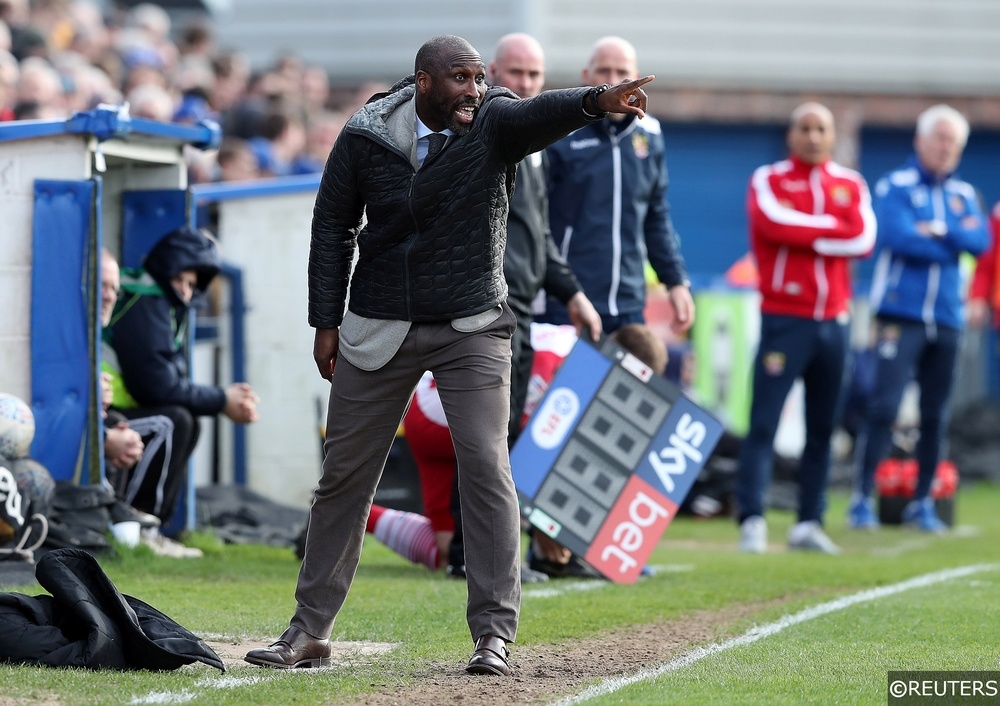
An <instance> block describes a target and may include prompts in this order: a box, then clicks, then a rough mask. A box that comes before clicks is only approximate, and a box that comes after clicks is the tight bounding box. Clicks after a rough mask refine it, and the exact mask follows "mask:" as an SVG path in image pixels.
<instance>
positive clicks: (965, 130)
mask: <svg viewBox="0 0 1000 706" xmlns="http://www.w3.org/2000/svg"><path fill="white" fill-rule="evenodd" d="M968 137H969V123H968V121H967V120H966V119H965V117H964V116H963V115H962V114H961V113H959V112H958V111H956V110H955V109H954V108H951V107H950V106H947V105H935V106H933V107H932V108H928V109H927V110H925V111H924V112H923V113H921V115H920V117H919V118H918V119H917V131H916V137H915V138H914V147H915V150H916V155H915V156H914V157H912V158H911V159H910V161H909V162H908V163H907V164H905V165H904V166H902V167H900V168H899V169H896V170H895V171H892V172H889V174H887V175H885V176H884V177H882V179H880V180H879V182H878V184H877V185H876V187H875V199H874V208H875V216H876V219H877V220H878V237H877V242H876V246H875V247H876V249H875V253H876V255H875V257H876V265H875V275H874V277H873V280H872V292H871V305H872V310H873V311H874V312H875V314H876V324H877V332H876V343H875V352H876V356H877V370H876V374H875V389H874V391H873V393H872V397H871V400H870V402H869V407H868V411H867V415H866V416H867V420H866V424H865V425H864V426H863V428H862V430H861V432H860V434H859V449H858V453H857V455H856V459H857V462H858V464H859V467H858V468H857V474H856V475H857V488H856V492H855V495H854V497H853V499H852V502H851V506H850V509H849V512H848V518H847V523H848V525H849V526H851V527H855V528H859V529H875V528H877V527H878V524H879V521H878V518H877V517H876V515H875V512H874V510H873V508H872V502H871V498H870V496H871V493H872V490H873V486H874V478H875V468H876V466H877V465H878V463H879V462H880V461H881V460H882V459H883V458H884V457H885V455H886V452H887V451H888V449H889V443H890V440H891V433H892V425H893V423H894V422H895V421H896V415H897V413H898V410H899V403H900V400H901V399H902V396H903V391H904V389H905V387H906V385H907V383H908V382H909V381H910V380H911V379H914V378H915V379H916V381H917V384H918V385H919V386H920V440H919V441H918V443H917V451H916V454H917V463H918V466H919V475H918V480H917V488H916V492H915V494H914V498H913V501H912V502H910V503H909V504H908V505H907V506H906V507H905V508H904V510H903V522H904V523H906V524H909V525H913V526H915V527H916V528H917V529H920V530H922V531H924V532H936V533H940V532H943V531H944V530H945V524H944V523H943V522H942V521H941V520H940V519H939V518H938V516H937V513H936V512H935V509H934V502H933V499H932V498H931V484H932V482H933V480H934V473H935V471H936V469H937V464H938V461H939V458H940V448H941V436H942V433H943V430H944V429H945V421H946V419H947V416H948V400H949V397H950V396H951V389H952V382H953V380H954V376H955V362H956V359H957V356H958V348H959V343H960V341H961V335H962V327H963V323H964V314H963V304H964V302H963V294H962V291H963V286H962V281H961V275H960V272H959V258H960V257H961V255H962V254H963V253H966V252H968V253H972V254H973V255H978V254H979V253H981V252H983V251H984V250H985V249H986V247H987V245H988V244H989V235H988V233H987V230H986V218H985V217H984V215H983V211H982V209H981V207H980V204H979V201H978V198H977V195H976V191H975V189H974V188H973V187H972V186H971V185H970V184H968V183H966V182H964V181H962V180H961V179H959V178H958V177H956V176H955V168H956V167H957V166H958V162H959V160H960V159H961V157H962V151H963V150H964V149H965V143H966V141H967V139H968Z"/></svg>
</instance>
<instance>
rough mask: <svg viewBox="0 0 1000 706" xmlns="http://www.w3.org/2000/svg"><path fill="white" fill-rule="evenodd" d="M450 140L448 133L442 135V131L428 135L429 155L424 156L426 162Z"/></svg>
mask: <svg viewBox="0 0 1000 706" xmlns="http://www.w3.org/2000/svg"><path fill="white" fill-rule="evenodd" d="M447 141H448V136H447V135H442V134H441V133H440V132H432V133H430V134H429V135H427V156H426V157H424V161H425V162H426V161H427V160H429V159H430V158H431V157H433V156H434V155H436V154H437V153H438V152H440V151H441V148H442V147H444V143H445V142H447Z"/></svg>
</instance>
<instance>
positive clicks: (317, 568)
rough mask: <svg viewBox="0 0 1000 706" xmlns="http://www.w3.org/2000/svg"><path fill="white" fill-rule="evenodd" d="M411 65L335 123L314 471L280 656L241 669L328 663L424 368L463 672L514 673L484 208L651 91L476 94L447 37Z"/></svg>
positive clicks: (464, 57) (499, 332)
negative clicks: (429, 378)
mask: <svg viewBox="0 0 1000 706" xmlns="http://www.w3.org/2000/svg"><path fill="white" fill-rule="evenodd" d="M414 63H415V67H414V68H415V70H414V75H412V76H409V77H407V78H406V79H403V80H402V81H400V82H399V83H397V84H396V85H395V86H394V87H393V88H392V89H390V91H389V92H388V93H387V94H384V95H381V96H379V97H376V98H375V99H374V100H373V101H371V102H369V103H368V104H367V105H366V107H365V108H363V109H362V110H360V111H359V112H358V113H355V114H354V115H353V116H352V117H351V119H350V120H349V121H348V125H347V127H346V128H345V129H344V131H343V132H342V133H341V136H340V138H338V140H337V143H336V145H335V146H334V149H333V152H332V153H331V155H330V159H329V160H328V162H327V168H326V170H325V171H324V174H323V178H322V180H321V183H320V187H319V192H318V194H317V198H316V208H315V209H314V218H313V230H312V241H311V250H310V263H309V280H310V281H309V323H310V325H312V326H313V327H315V328H316V337H315V342H314V346H313V357H314V359H315V361H316V364H317V366H318V368H319V372H320V374H321V375H322V376H323V377H324V378H326V379H330V380H331V382H332V387H331V393H330V404H329V408H330V413H329V414H328V415H327V433H326V445H325V449H326V457H325V460H324V464H323V465H324V468H323V476H322V478H321V479H320V483H319V486H318V488H317V489H316V492H315V497H314V500H313V503H312V507H311V509H310V513H309V530H308V532H307V535H306V542H305V556H304V559H303V561H302V566H301V568H300V571H299V579H298V584H297V589H296V601H297V608H296V610H295V614H294V616H293V617H292V619H291V622H290V626H289V628H288V629H287V630H286V631H285V632H284V633H283V634H282V635H281V637H280V638H279V639H278V640H277V642H275V643H273V644H272V645H271V646H270V647H267V648H264V649H258V650H251V651H250V652H249V653H248V654H247V655H246V658H245V659H246V660H247V661H248V662H250V663H252V664H259V665H261V666H270V667H278V668H295V667H311V666H322V665H328V664H330V655H331V651H332V646H331V644H330V642H329V636H330V632H331V630H332V629H333V623H334V620H335V619H336V616H337V614H338V612H339V611H340V609H341V607H342V606H343V603H344V600H345V599H346V597H347V592H348V591H349V589H350V586H351V583H352V580H353V576H354V573H355V570H356V568H357V565H358V561H359V559H360V555H361V546H362V543H363V539H364V530H365V521H366V519H367V517H368V515H369V510H370V508H371V503H372V498H373V496H374V493H375V487H376V484H377V482H378V477H379V475H380V473H381V470H382V467H383V465H384V463H385V458H386V454H387V451H388V449H389V446H390V444H391V443H392V440H393V438H394V436H395V433H396V429H397V427H398V425H399V422H400V420H401V419H402V417H403V413H404V412H405V410H406V407H407V405H408V404H409V400H410V395H411V393H412V392H413V388H414V386H415V385H416V383H417V381H418V380H419V379H420V377H421V375H422V374H423V372H424V371H425V370H431V371H432V372H433V373H434V376H435V379H436V380H437V382H438V386H439V391H440V393H441V399H442V403H443V406H444V408H445V410H447V411H448V412H449V422H450V424H451V432H452V437H453V439H454V442H455V452H456V456H457V458H458V464H459V469H460V474H461V482H460V485H461V502H462V504H463V505H464V511H463V513H462V519H463V523H464V525H465V530H466V532H465V538H466V543H467V546H468V551H467V552H466V567H467V573H468V590H469V601H468V608H467V619H468V623H469V629H470V632H471V635H472V638H473V640H475V649H474V652H473V655H472V658H471V659H470V660H469V664H468V666H467V668H466V669H467V671H469V672H470V673H474V674H495V675H508V676H509V675H510V674H511V673H512V672H511V668H510V665H509V662H508V655H509V650H508V648H507V644H508V643H511V642H513V641H514V639H515V637H516V632H517V624H518V615H519V610H520V581H519V580H518V576H519V571H518V565H519V563H520V542H519V536H518V534H519V529H518V528H519V512H518V506H517V495H516V492H515V490H514V483H513V480H512V478H511V475H510V461H509V456H508V451H507V422H508V418H509V416H510V406H509V404H510V337H511V334H512V333H513V329H514V326H515V319H514V315H513V313H512V312H511V311H510V308H509V307H507V306H506V305H505V300H506V295H507V287H506V283H505V282H504V279H503V269H502V268H503V261H502V253H503V250H504V245H505V240H506V221H505V218H504V215H505V209H504V208H502V207H500V208H497V207H496V205H497V204H502V203H505V202H506V199H507V195H508V189H509V187H510V186H511V185H512V181H511V180H512V179H513V176H514V170H515V168H516V165H517V163H518V162H519V161H520V160H522V159H523V158H524V157H525V156H526V155H528V154H530V153H531V152H535V151H537V150H539V149H542V148H544V147H545V146H546V145H547V144H549V143H551V142H552V141H554V140H557V139H559V138H560V137H562V136H563V135H565V134H568V133H569V132H570V131H571V130H573V129H575V128H578V127H580V126H582V125H585V124H586V123H587V122H588V121H590V120H594V119H600V118H603V117H604V115H605V114H606V113H607V112H608V111H617V112H628V113H635V114H637V115H639V116H640V117H641V116H642V115H643V112H644V110H645V108H646V94H645V92H644V91H643V90H642V88H641V86H642V85H644V84H645V83H648V82H649V81H650V80H652V77H647V78H645V79H639V80H636V81H628V82H625V83H623V84H620V85H618V86H616V87H614V88H612V89H610V90H608V91H604V92H601V91H597V90H594V89H588V88H576V89H565V90H562V91H547V92H544V93H541V94H539V95H538V96H536V97H535V98H529V99H524V100H518V99H517V97H516V96H515V95H514V94H513V93H511V92H510V91H508V90H507V89H504V88H495V87H494V88H487V85H486V66H485V65H484V63H483V61H482V59H481V58H480V56H479V53H478V52H477V51H476V50H475V49H474V48H473V47H472V46H471V45H470V44H469V43H468V42H467V41H466V40H464V39H462V38H460V37H454V36H442V37H436V38H434V39H431V40H430V41H428V42H426V43H425V44H424V45H423V46H422V47H421V48H420V50H419V51H418V52H417V55H416V60H415V62H414ZM399 155H403V156H407V155H408V156H409V159H408V160H406V159H399ZM365 216H366V217H367V218H366V219H365ZM417 233H419V234H420V237H419V238H415V237H414V236H415V234H417ZM356 247H357V249H358V255H359V257H358V259H357V265H356V266H354V253H355V248H356ZM352 267H353V271H352ZM348 288H350V301H349V309H348V311H347V313H346V315H345V313H344V308H345V305H347V304H348V301H347V292H348Z"/></svg>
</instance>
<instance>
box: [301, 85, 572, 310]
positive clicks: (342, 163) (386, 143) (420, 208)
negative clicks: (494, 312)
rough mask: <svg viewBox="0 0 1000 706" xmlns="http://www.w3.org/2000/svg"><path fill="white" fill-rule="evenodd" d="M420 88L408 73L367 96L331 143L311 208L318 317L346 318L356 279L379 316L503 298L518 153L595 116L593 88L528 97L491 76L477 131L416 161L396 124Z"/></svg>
mask: <svg viewBox="0 0 1000 706" xmlns="http://www.w3.org/2000/svg"><path fill="white" fill-rule="evenodd" d="M414 90H415V88H414V84H413V80H412V77H410V78H408V79H404V80H403V81H401V82H400V83H399V84H397V85H396V86H394V87H393V89H391V90H390V92H389V93H388V94H386V95H385V96H384V97H381V98H379V99H378V100H374V101H371V102H369V103H368V104H367V105H366V106H365V107H364V108H362V109H361V110H359V111H358V112H357V113H355V114H354V115H353V116H352V117H351V119H350V120H349V121H348V123H347V125H346V127H345V128H344V130H343V132H342V133H341V135H340V137H339V139H338V140H337V143H336V144H335V145H334V147H333V150H332V152H331V153H330V157H329V159H328V160H327V164H326V168H325V170H324V172H323V178H322V181H321V182H320V187H319V193H318V194H317V197H316V205H315V208H314V210H313V224H312V242H311V247H310V254H309V324H310V326H313V327H316V328H336V327H338V326H340V323H341V321H342V319H343V315H344V303H345V301H346V300H347V293H348V281H349V280H350V304H349V306H350V308H351V311H353V312H355V313H356V314H359V315H360V316H364V317H368V318H374V319H396V320H404V321H415V322H421V321H423V322H427V321H447V320H452V319H455V318H460V317H463V316H471V315H472V314H477V313H480V312H482V311H486V310H487V309H490V308H492V307H494V306H496V305H497V304H499V303H500V302H502V301H504V300H505V299H506V297H507V285H506V283H505V281H504V274H503V253H504V246H505V243H506V220H507V208H508V203H509V200H510V194H511V193H512V190H513V182H514V174H515V170H516V165H517V163H518V162H519V161H521V159H523V158H524V157H525V156H526V155H527V154H529V153H531V152H535V151H538V150H540V149H542V148H544V147H545V146H546V145H548V144H551V143H552V142H554V141H555V140H558V139H559V138H560V137H562V136H564V135H566V134H568V133H569V132H571V131H572V130H574V129H577V128H579V127H582V126H583V125H585V124H586V123H587V122H589V121H588V119H587V117H586V116H585V114H584V112H583V97H584V95H586V93H587V91H588V90H589V89H587V88H572V89H564V90H556V91H545V92H543V93H541V94H540V95H538V96H536V97H535V98H529V99H525V100H519V99H518V98H517V97H516V96H515V95H514V94H513V93H511V92H510V91H508V90H507V89H505V88H489V89H488V90H487V92H486V96H485V98H484V99H483V103H482V106H481V107H480V109H479V111H478V113H477V114H476V118H475V121H474V122H473V125H472V129H471V130H470V131H469V133H468V134H466V135H464V136H461V137H455V138H452V140H451V141H450V142H449V143H448V145H447V146H446V147H445V148H444V149H443V150H442V151H441V152H440V153H439V154H438V155H436V156H435V157H434V158H433V159H432V160H431V161H430V162H427V163H426V164H425V165H424V167H423V168H422V169H420V170H419V171H415V170H414V168H413V166H412V165H411V163H410V159H409V149H408V146H406V147H403V146H400V145H398V144H396V143H395V142H394V140H393V136H392V134H391V133H390V131H389V129H387V126H386V118H387V116H389V115H390V114H391V113H392V112H393V111H394V110H397V109H399V108H400V107H401V106H403V105H404V104H405V103H406V102H407V101H409V100H410V99H411V98H412V97H413V93H414ZM363 216H367V222H366V223H364V225H362V220H363V219H362V217H363ZM355 245H356V246H357V249H358V261H357V265H356V267H355V269H354V274H353V276H352V275H351V262H352V257H353V253H354V248H355Z"/></svg>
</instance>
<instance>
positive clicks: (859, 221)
mask: <svg viewBox="0 0 1000 706" xmlns="http://www.w3.org/2000/svg"><path fill="white" fill-rule="evenodd" d="M834 139H835V134H834V127H833V114H832V113H831V112H830V110H829V109H828V108H826V107H825V106H823V105H820V104H819V103H804V104H803V105H800V106H799V107H798V108H796V109H795V110H794V111H793V112H792V116H791V123H790V125H789V129H788V148H789V151H790V156H789V157H788V159H785V160H782V161H780V162H777V163H775V164H770V165H766V166H763V167H760V168H758V169H757V170H756V171H755V172H754V174H753V177H752V178H751V180H750V189H749V194H748V197H747V211H748V214H749V221H750V247H751V249H752V251H753V254H754V257H755V258H756V260H757V266H758V268H759V271H760V292H761V335H760V347H759V349H758V351H757V357H756V360H755V363H754V384H753V401H752V405H751V410H750V428H749V432H748V435H747V438H746V440H745V442H744V444H743V450H742V454H741V457H740V470H739V475H738V480H737V490H736V497H737V503H738V505H739V517H738V519H739V522H740V550H741V551H746V552H756V553H760V552H764V551H765V550H766V548H767V524H766V522H765V520H764V495H765V492H766V491H767V487H768V485H769V484H770V480H771V463H772V458H773V446H774V436H775V433H776V432H777V428H778V420H779V418H780V416H781V410H782V407H783V406H784V403H785V398H786V397H787V396H788V392H789V391H790V390H791V387H792V384H793V383H794V382H795V380H796V379H798V378H802V380H803V382H804V384H805V393H806V395H805V396H806V444H805V448H804V450H803V452H802V457H801V460H800V471H799V510H798V523H797V524H795V525H794V526H793V527H792V529H791V531H790V532H789V537H788V542H789V547H790V548H791V549H804V550H813V551H822V552H826V553H831V554H833V553H837V551H838V549H837V546H836V545H835V544H834V543H833V542H832V541H831V540H830V538H829V537H827V536H826V534H825V533H824V532H823V528H822V522H823V511H824V509H825V504H826V500H825V498H826V486H827V476H828V475H829V469H830V438H831V435H832V433H833V430H834V426H835V424H836V420H837V417H838V415H839V411H840V407H841V401H842V399H841V398H842V395H841V392H842V389H843V385H842V380H843V377H844V371H845V366H846V361H847V354H848V346H849V330H848V326H849V304H850V298H851V278H850V264H851V260H852V259H853V258H857V257H863V256H867V255H868V254H870V253H871V251H872V248H873V247H874V245H875V232H876V227H875V215H874V213H873V212H872V208H871V197H870V195H869V193H868V187H867V185H866V184H865V181H864V179H863V178H862V177H861V175H860V174H858V173H857V172H855V171H853V170H850V169H847V168H845V167H842V166H840V165H838V164H836V163H834V162H832V161H830V155H831V152H832V150H833V144H834Z"/></svg>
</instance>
